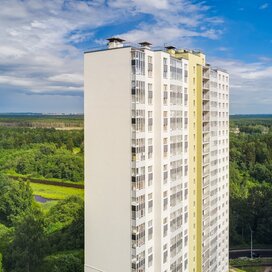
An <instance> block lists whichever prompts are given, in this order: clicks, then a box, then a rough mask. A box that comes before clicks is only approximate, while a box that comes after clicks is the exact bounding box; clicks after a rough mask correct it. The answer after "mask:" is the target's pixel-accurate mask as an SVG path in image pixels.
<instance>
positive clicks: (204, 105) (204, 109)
mask: <svg viewBox="0 0 272 272" xmlns="http://www.w3.org/2000/svg"><path fill="white" fill-rule="evenodd" d="M203 111H210V104H209V103H205V104H203Z"/></svg>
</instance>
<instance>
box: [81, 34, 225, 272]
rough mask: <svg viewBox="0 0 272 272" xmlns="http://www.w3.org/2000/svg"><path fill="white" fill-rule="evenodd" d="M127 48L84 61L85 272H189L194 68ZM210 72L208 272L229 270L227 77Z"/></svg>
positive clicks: (205, 195) (112, 45) (144, 48)
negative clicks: (191, 72)
mask: <svg viewBox="0 0 272 272" xmlns="http://www.w3.org/2000/svg"><path fill="white" fill-rule="evenodd" d="M121 41H122V40H114V39H111V41H110V43H109V48H111V49H107V50H101V51H93V52H87V53H86V54H85V59H84V62H85V66H84V81H85V87H84V88H85V180H86V183H85V203H86V204H85V205H86V207H85V208H86V209H85V210H86V212H85V271H86V272H97V271H102V272H129V271H131V272H181V271H182V272H189V269H188V260H189V249H188V248H189V247H188V243H189V242H190V237H188V213H189V212H190V209H189V206H188V203H189V202H188V183H189V177H188V161H189V159H188V154H189V151H188V141H189V133H190V132H189V129H188V123H189V122H190V120H189V114H188V96H189V95H190V94H189V93H188V60H186V59H182V58H180V59H177V58H175V57H173V56H171V55H170V54H169V53H167V52H165V51H153V50H150V48H149V47H148V45H146V44H145V45H144V46H143V45H142V47H140V48H136V47H130V46H129V47H122V44H121ZM116 44H117V45H116ZM205 69H206V70H205ZM205 72H206V73H207V76H206V78H204V76H203V86H204V84H207V82H208V83H209V86H211V87H209V88H207V90H204V87H203V150H202V151H203V188H201V189H203V218H204V217H205V219H206V218H207V220H206V221H205V223H204V220H203V238H202V239H203V266H202V267H203V271H205V272H208V271H210V272H212V271H215V272H219V271H220V272H222V271H223V272H225V271H227V270H225V268H226V267H228V263H227V262H228V202H227V201H228V186H227V180H228V75H227V74H225V73H224V72H221V71H217V70H211V69H210V68H209V67H207V68H205V67H204V68H203V75H204V73H205ZM212 75H213V77H212ZM189 76H190V75H189ZM204 81H205V82H204ZM210 82H211V84H210ZM212 82H216V84H217V86H218V88H216V87H215V83H214V84H213V83H212ZM212 86H213V87H214V89H213V87H212ZM215 88H216V90H215ZM204 104H205V105H204ZM205 108H206V110H205ZM206 127H207V128H208V127H209V129H208V130H207V131H205V128H206ZM206 174H207V175H206ZM205 175H206V176H205ZM206 185H207V186H206ZM204 187H205V188H206V187H207V189H205V188H204ZM200 246H201V245H200ZM218 269H219V270H218Z"/></svg>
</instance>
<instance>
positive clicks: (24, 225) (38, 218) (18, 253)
mask: <svg viewBox="0 0 272 272" xmlns="http://www.w3.org/2000/svg"><path fill="white" fill-rule="evenodd" d="M47 251H48V242H47V238H46V236H45V224H44V217H43V214H42V212H41V211H40V210H38V209H37V208H33V210H32V211H31V212H29V213H28V214H27V215H25V216H24V217H22V218H20V219H19V220H18V221H17V222H16V225H15V233H14V240H13V242H12V244H11V245H10V247H9V249H8V251H7V253H6V255H5V259H4V265H5V268H6V270H7V271H10V272H36V268H37V267H38V266H39V265H40V263H41V262H42V259H43V257H44V256H45V254H46V252H47Z"/></svg>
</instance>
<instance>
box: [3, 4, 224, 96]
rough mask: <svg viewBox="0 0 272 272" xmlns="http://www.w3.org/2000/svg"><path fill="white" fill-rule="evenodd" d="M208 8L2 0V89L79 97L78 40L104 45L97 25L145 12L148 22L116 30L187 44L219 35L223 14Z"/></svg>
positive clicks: (137, 37)
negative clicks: (212, 13)
mask: <svg viewBox="0 0 272 272" xmlns="http://www.w3.org/2000/svg"><path fill="white" fill-rule="evenodd" d="M208 10H209V7H208V6H207V5H206V4H205V3H204V2H199V3H194V2H193V1H191V0H149V1H146V0H132V1H129V0H109V1H107V2H106V1H105V0H85V1H83V0H70V1H66V0H46V1H44V0H24V1H21V0H2V1H1V9H0V36H1V45H0V71H1V76H0V89H2V90H5V89H6V90H14V88H17V89H16V91H21V92H24V93H28V94H30V93H33V94H37V93H39V94H42V93H43V92H44V93H48V92H49V93H54V91H55V92H61V93H62V95H65V94H67V95H70V94H71V93H72V94H73V95H75V94H78V95H79V96H82V92H83V77H82V74H83V52H82V50H80V49H78V48H77V45H78V44H79V43H81V42H83V41H85V42H86V41H87V42H88V41H90V46H91V45H97V46H100V45H101V44H104V41H101V39H97V38H96V37H95V31H96V29H97V28H99V27H101V26H109V25H112V24H115V23H122V22H130V21H131V20H133V18H136V17H137V16H140V15H142V14H145V15H148V16H151V18H152V20H151V22H152V23H147V22H146V23H140V24H137V25H135V27H134V29H133V30H131V31H128V32H127V33H116V34H120V35H121V36H123V37H125V38H126V39H127V40H128V41H131V42H138V41H143V40H151V41H152V42H153V44H154V45H163V43H175V44H176V42H177V43H178V44H176V45H177V46H178V45H182V46H183V47H185V46H186V47H189V46H190V45H191V39H192V38H193V37H205V38H208V39H217V38H218V37H219V36H220V34H221V31H220V30H219V29H217V26H218V25H220V24H221V23H222V19H220V18H217V17H209V16H207V14H206V12H207V11H208ZM203 22H205V26H206V27H205V28H201V25H203ZM92 39H93V41H92ZM91 42H92V43H93V44H91Z"/></svg>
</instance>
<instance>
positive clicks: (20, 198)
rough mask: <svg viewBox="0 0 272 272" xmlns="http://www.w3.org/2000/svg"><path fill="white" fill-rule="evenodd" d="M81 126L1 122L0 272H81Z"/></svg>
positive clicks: (55, 121)
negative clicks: (77, 127) (76, 127)
mask: <svg viewBox="0 0 272 272" xmlns="http://www.w3.org/2000/svg"><path fill="white" fill-rule="evenodd" d="M1 122H2V123H1ZM10 124H12V125H10ZM82 124H83V117H81V118H79V117H78V116H77V117H76V118H74V117H70V116H69V117H67V118H65V117H64V116H60V117H52V116H50V117H45V116H42V118H41V117H40V116H39V117H33V116H31V117H25V116H12V117H11V116H2V117H0V192H1V195H0V271H2V272H49V271H50V272H51V271H52V272H80V271H84V199H83V195H84V190H83V184H84V174H83V172H84V167H83V166H84V157H83V153H84V145H83V134H84V133H83V130H82V129H70V128H74V127H75V126H79V127H80V126H82ZM42 127H46V128H42ZM67 127H68V128H69V129H67Z"/></svg>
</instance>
